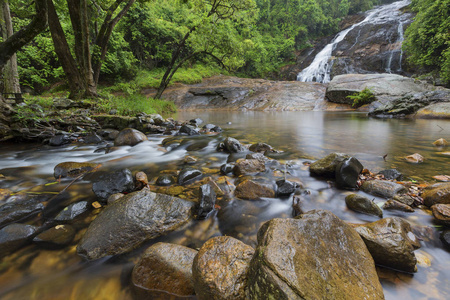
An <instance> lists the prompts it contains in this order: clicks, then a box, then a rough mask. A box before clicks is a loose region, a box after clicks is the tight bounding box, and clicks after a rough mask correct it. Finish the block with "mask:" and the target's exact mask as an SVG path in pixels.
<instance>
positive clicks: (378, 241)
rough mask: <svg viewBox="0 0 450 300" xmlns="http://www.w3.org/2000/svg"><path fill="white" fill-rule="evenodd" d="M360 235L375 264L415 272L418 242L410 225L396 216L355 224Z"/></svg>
mask: <svg viewBox="0 0 450 300" xmlns="http://www.w3.org/2000/svg"><path fill="white" fill-rule="evenodd" d="M355 229H356V231H357V232H358V233H359V234H360V235H361V237H362V239H363V240H364V242H365V243H366V246H367V249H369V252H370V254H371V255H372V257H373V259H374V260H375V263H376V264H377V265H381V266H386V267H388V268H393V269H396V270H400V271H404V272H410V273H411V272H416V271H417V267H416V263H417V260H416V257H415V255H414V252H413V251H414V250H415V249H418V248H420V243H419V241H418V239H417V238H416V236H415V235H414V233H413V232H412V231H411V225H409V223H408V222H407V221H406V220H404V219H402V218H398V217H392V218H385V219H381V220H379V221H376V222H373V223H369V224H364V225H357V226H356V227H355Z"/></svg>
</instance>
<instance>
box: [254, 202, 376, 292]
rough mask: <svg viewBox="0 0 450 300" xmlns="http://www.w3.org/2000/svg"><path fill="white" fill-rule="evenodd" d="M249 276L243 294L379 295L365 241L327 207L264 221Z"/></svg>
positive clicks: (373, 266) (372, 264)
mask: <svg viewBox="0 0 450 300" xmlns="http://www.w3.org/2000/svg"><path fill="white" fill-rule="evenodd" d="M343 258H345V259H343ZM248 278H249V282H248V299H384V296H383V289H382V287H381V285H380V282H379V281H378V276H377V273H376V271H375V265H374V262H373V259H372V257H371V256H370V254H369V252H368V251H367V248H366V247H365V245H364V242H363V241H362V239H361V238H360V237H359V236H358V233H357V232H356V231H355V230H354V229H353V228H351V227H350V226H349V225H347V224H346V223H345V222H343V221H341V220H340V219H338V218H337V217H336V216H335V215H333V214H332V213H330V212H327V211H310V212H308V213H306V214H303V215H301V216H299V217H297V218H296V219H272V220H270V221H268V222H266V223H265V224H264V225H263V226H262V227H261V228H260V230H259V232H258V246H257V248H256V251H255V255H254V256H253V259H252V261H251V264H250V271H249V275H248Z"/></svg>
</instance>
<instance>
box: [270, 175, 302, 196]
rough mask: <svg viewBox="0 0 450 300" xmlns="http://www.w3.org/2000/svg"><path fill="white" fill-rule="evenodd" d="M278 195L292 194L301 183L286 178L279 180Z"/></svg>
mask: <svg viewBox="0 0 450 300" xmlns="http://www.w3.org/2000/svg"><path fill="white" fill-rule="evenodd" d="M276 184H277V187H278V189H277V195H278V196H281V197H286V196H290V195H291V194H292V193H294V192H295V190H296V189H298V188H299V187H300V185H299V184H298V183H297V182H292V181H289V180H285V179H280V180H277V182H276Z"/></svg>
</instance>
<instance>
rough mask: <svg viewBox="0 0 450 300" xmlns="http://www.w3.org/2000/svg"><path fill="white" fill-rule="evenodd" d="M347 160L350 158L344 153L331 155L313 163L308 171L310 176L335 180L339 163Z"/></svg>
mask: <svg viewBox="0 0 450 300" xmlns="http://www.w3.org/2000/svg"><path fill="white" fill-rule="evenodd" d="M348 158H350V156H348V155H347V154H344V153H331V154H328V155H327V156H325V157H324V158H322V159H319V160H317V161H315V162H313V163H312V164H311V165H310V166H309V171H310V172H311V175H316V176H323V177H329V178H335V176H336V167H337V166H338V164H339V163H341V162H343V161H344V160H346V159H348Z"/></svg>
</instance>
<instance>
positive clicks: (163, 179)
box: [156, 174, 175, 186]
mask: <svg viewBox="0 0 450 300" xmlns="http://www.w3.org/2000/svg"><path fill="white" fill-rule="evenodd" d="M174 183H175V180H174V179H173V176H172V175H168V174H163V175H161V176H159V177H158V179H156V185H159V186H168V185H171V184H174Z"/></svg>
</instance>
